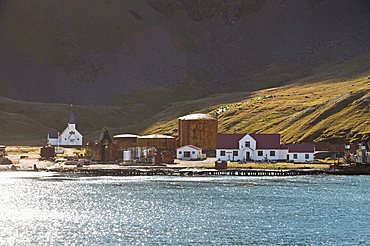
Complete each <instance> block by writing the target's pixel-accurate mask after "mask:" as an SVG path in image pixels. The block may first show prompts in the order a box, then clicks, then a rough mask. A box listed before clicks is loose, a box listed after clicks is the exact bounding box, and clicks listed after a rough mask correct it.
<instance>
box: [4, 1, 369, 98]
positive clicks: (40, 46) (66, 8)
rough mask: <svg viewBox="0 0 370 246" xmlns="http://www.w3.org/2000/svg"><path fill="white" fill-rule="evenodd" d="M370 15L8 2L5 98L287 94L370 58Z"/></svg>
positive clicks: (200, 5)
mask: <svg viewBox="0 0 370 246" xmlns="http://www.w3.org/2000/svg"><path fill="white" fill-rule="evenodd" d="M369 10H370V2H369V1H367V0H351V1H349V0H299V1H296V0H244V1H240V0H204V1H196V0H145V1H144V0H138V1H129V0H126V1H118V0H105V1H89V0H80V1H70V0H66V1H58V0H39V1H22V0H1V1H0V36H1V39H0V57H1V59H0V96H4V97H8V98H14V99H17V100H26V101H38V102H60V103H67V104H69V103H78V104H84V105H91V104H104V105H111V104H112V102H116V103H122V102H126V97H127V96H128V95H129V96H132V95H134V96H135V95H136V94H137V93H142V92H143V91H146V90H149V91H152V90H156V88H166V89H167V91H169V92H170V93H181V90H182V88H183V87H184V86H186V87H189V88H192V89H191V90H190V89H189V90H188V91H187V92H186V94H184V97H185V98H186V97H188V96H190V97H192V98H202V97H204V96H207V95H211V94H215V93H225V92H235V91H254V90H258V89H261V88H268V87H274V86H281V85H284V84H287V83H290V82H291V81H293V80H296V79H299V78H302V77H306V76H309V75H312V74H315V70H316V69H318V68H320V67H322V66H324V65H325V66H326V65H335V64H337V63H341V62H344V61H347V60H349V59H351V58H354V57H357V56H359V55H362V54H365V53H367V52H369V50H370V45H369V39H370V29H369V28H368V27H369V26H370V11H369ZM168 88H171V89H170V90H169V89H168ZM155 100H158V97H155ZM154 102H155V101H154Z"/></svg>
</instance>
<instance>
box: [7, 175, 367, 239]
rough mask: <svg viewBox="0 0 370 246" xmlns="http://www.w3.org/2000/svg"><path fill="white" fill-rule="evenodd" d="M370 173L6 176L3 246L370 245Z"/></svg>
mask: <svg viewBox="0 0 370 246" xmlns="http://www.w3.org/2000/svg"><path fill="white" fill-rule="evenodd" d="M369 181H370V179H369V177H344V176H343V177H333V176H306V177H283V178H281V177H278V178H276V177H155V176H154V177H153V176H152V177H81V176H77V175H64V176H63V175H58V174H55V173H42V172H4V173H0V192H1V200H0V224H1V225H2V226H1V227H0V245H30V244H39V245H45V244H46V245H50V244H52V245H117V244H121V245H136V244H143V245H149V244H150V245H152V244H157V245H163V244H164V245H188V244H194V245H204V244H207V245H210V244H211V245H250V244H257V245H266V244H272V245H278V244H282V245H286V244H288V245H291V244H304V245H317V244H321V245H338V244H361V243H369V242H370V234H369V233H368V232H369V231H370V225H369V223H368V221H369V219H370V212H369V209H368V205H369V204H370V198H369V196H368V190H369V188H370V182H369Z"/></svg>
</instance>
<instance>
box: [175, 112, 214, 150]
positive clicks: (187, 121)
mask: <svg viewBox="0 0 370 246" xmlns="http://www.w3.org/2000/svg"><path fill="white" fill-rule="evenodd" d="M178 123H179V147H182V146H186V145H194V146H197V147H199V148H202V149H203V150H205V151H207V152H208V151H214V150H215V149H216V138H217V125H218V120H217V118H215V117H213V116H211V115H208V114H190V115H186V116H183V117H180V118H179V119H178Z"/></svg>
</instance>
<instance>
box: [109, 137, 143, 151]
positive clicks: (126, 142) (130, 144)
mask: <svg viewBox="0 0 370 246" xmlns="http://www.w3.org/2000/svg"><path fill="white" fill-rule="evenodd" d="M138 137H139V136H138V135H135V134H120V135H115V136H113V139H114V140H115V141H116V142H117V145H118V150H125V149H128V148H135V147H137V138H138Z"/></svg>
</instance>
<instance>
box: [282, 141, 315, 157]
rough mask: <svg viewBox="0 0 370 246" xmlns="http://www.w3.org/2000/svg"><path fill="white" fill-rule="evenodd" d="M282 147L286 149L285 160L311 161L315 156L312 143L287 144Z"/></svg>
mask: <svg viewBox="0 0 370 246" xmlns="http://www.w3.org/2000/svg"><path fill="white" fill-rule="evenodd" d="M284 148H287V149H288V154H287V158H286V159H287V161H291V162H311V161H313V160H314V158H315V144H314V143H300V144H288V145H286V146H284Z"/></svg>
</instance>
